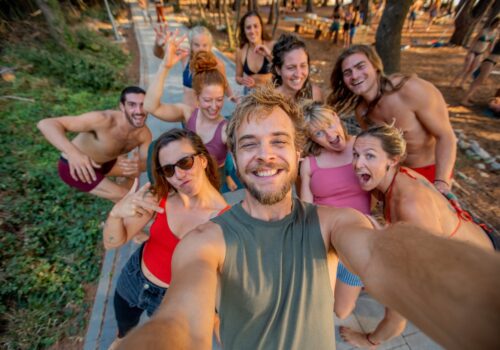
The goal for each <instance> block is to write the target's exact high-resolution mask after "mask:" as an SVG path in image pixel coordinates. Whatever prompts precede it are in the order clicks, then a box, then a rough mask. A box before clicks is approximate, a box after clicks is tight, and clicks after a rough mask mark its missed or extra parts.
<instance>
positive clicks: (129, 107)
mask: <svg viewBox="0 0 500 350" xmlns="http://www.w3.org/2000/svg"><path fill="white" fill-rule="evenodd" d="M144 96H145V95H144V94H134V93H129V94H127V95H126V96H125V102H123V103H121V102H120V110H121V111H122V112H123V114H124V115H125V118H126V119H127V121H128V122H129V123H130V125H132V126H133V127H135V128H142V127H143V126H144V124H145V123H146V117H147V114H146V112H145V111H144Z"/></svg>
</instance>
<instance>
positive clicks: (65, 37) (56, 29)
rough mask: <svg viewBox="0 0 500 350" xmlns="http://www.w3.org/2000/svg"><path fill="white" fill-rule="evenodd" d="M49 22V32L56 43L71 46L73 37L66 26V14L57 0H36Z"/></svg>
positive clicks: (65, 46)
mask: <svg viewBox="0 0 500 350" xmlns="http://www.w3.org/2000/svg"><path fill="white" fill-rule="evenodd" d="M35 2H36V4H37V5H38V7H39V8H40V10H41V11H42V13H43V17H44V18H45V21H46V22H47V26H48V29H49V34H50V36H51V37H52V39H54V41H55V43H56V44H57V45H59V46H61V47H63V48H64V49H67V48H68V47H69V46H71V43H72V42H73V37H72V35H71V33H70V31H69V29H68V27H67V26H66V20H65V18H64V14H63V12H62V10H61V6H60V5H59V1H57V0H35Z"/></svg>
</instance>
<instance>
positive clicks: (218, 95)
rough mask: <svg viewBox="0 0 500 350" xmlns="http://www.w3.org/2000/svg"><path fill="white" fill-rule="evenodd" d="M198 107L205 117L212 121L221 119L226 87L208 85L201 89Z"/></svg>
mask: <svg viewBox="0 0 500 350" xmlns="http://www.w3.org/2000/svg"><path fill="white" fill-rule="evenodd" d="M198 105H199V107H200V111H201V114H202V115H203V117H205V118H208V119H210V120H215V119H217V118H219V115H220V111H221V110H222V107H224V87H223V86H221V85H207V86H204V87H203V88H202V89H201V93H200V95H199V96H198Z"/></svg>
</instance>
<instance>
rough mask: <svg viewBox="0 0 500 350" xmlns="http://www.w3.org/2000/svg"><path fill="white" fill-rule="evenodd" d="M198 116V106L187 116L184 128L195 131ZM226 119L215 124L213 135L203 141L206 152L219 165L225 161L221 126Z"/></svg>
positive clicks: (224, 146)
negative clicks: (205, 141) (206, 140)
mask: <svg viewBox="0 0 500 350" xmlns="http://www.w3.org/2000/svg"><path fill="white" fill-rule="evenodd" d="M197 118H198V108H196V109H195V110H194V111H193V114H191V117H190V118H189V120H188V122H187V124H186V129H188V130H191V131H192V132H196V119H197ZM226 123H227V121H226V120H225V119H224V120H223V121H221V122H220V123H219V124H218V125H217V129H215V133H214V137H212V139H211V140H210V141H209V142H207V143H205V147H206V148H207V151H208V153H210V155H211V156H212V157H214V158H215V160H216V161H217V165H218V166H219V167H221V166H222V165H224V162H225V161H226V155H227V147H226V144H225V143H224V142H222V128H223V127H224V125H226Z"/></svg>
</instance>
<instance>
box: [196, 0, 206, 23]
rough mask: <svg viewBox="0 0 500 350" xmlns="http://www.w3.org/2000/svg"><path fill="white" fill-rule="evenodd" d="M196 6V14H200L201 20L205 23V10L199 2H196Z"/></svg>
mask: <svg viewBox="0 0 500 350" xmlns="http://www.w3.org/2000/svg"><path fill="white" fill-rule="evenodd" d="M196 6H197V7H198V12H199V14H200V17H201V19H202V20H203V21H205V22H206V21H207V16H205V9H204V8H203V4H202V3H201V0H196Z"/></svg>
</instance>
